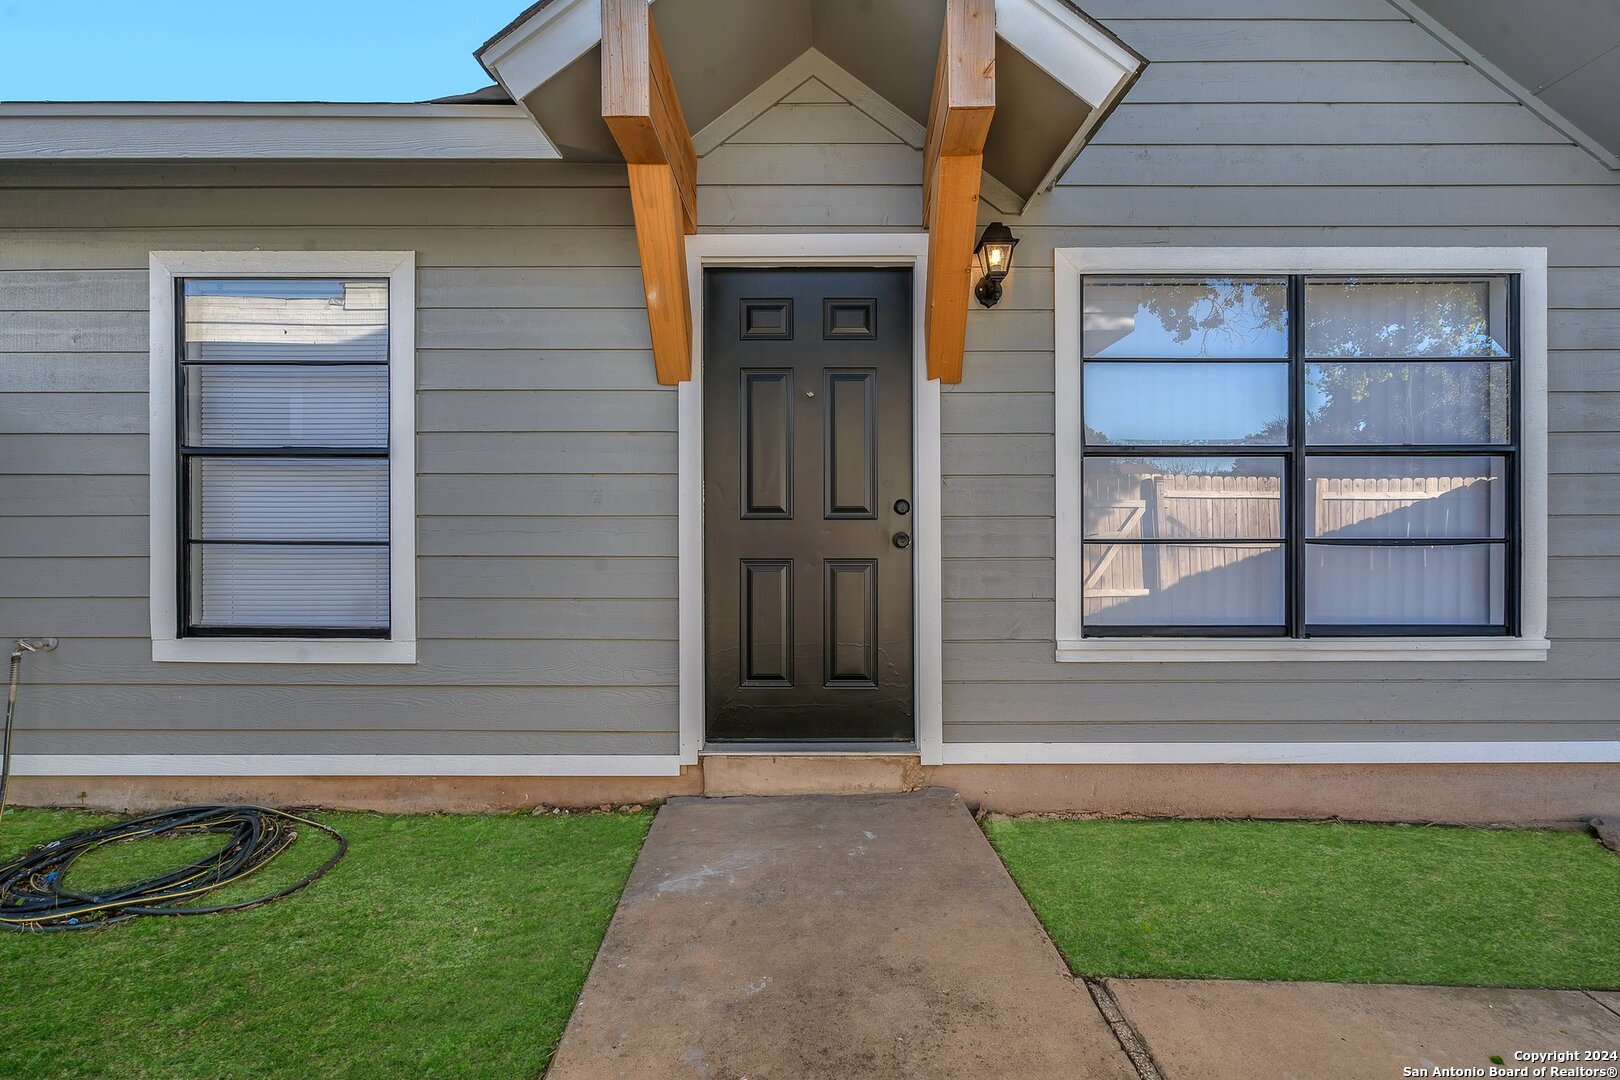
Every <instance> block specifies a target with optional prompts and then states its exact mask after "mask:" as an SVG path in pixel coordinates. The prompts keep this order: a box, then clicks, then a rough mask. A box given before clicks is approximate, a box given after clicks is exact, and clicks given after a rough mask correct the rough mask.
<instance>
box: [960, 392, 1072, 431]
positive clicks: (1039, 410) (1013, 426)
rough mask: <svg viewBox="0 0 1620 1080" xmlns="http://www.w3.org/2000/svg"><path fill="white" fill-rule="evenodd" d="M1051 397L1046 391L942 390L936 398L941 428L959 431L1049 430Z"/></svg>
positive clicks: (1051, 408)
mask: <svg viewBox="0 0 1620 1080" xmlns="http://www.w3.org/2000/svg"><path fill="white" fill-rule="evenodd" d="M1053 407H1054V406H1053V397H1052V395H1051V394H1050V393H1046V394H1000V393H997V394H972V393H958V394H946V395H944V397H943V399H942V400H941V402H940V422H941V424H942V425H943V427H944V430H945V431H949V432H951V433H952V434H961V435H1004V434H1005V435H1016V434H1024V433H1035V434H1039V433H1043V432H1050V431H1051V430H1052V428H1053V425H1054V420H1053Z"/></svg>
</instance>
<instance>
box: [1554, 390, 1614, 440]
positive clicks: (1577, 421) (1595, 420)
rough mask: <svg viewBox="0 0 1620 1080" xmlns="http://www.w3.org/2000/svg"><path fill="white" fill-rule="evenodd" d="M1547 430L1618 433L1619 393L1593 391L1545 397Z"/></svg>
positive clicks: (1570, 392) (1571, 392)
mask: <svg viewBox="0 0 1620 1080" xmlns="http://www.w3.org/2000/svg"><path fill="white" fill-rule="evenodd" d="M1547 427H1548V429H1549V430H1550V431H1552V432H1614V431H1620V394H1616V393H1611V392H1602V393H1600V392H1592V391H1569V392H1563V393H1552V394H1548V395H1547Z"/></svg>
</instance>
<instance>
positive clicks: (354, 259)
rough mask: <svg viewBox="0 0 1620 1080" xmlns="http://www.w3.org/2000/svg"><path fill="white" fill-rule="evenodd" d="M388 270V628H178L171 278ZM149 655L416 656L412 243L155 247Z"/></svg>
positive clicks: (282, 660)
mask: <svg viewBox="0 0 1620 1080" xmlns="http://www.w3.org/2000/svg"><path fill="white" fill-rule="evenodd" d="M362 274H363V275H367V276H372V277H386V278H387V279H388V361H389V362H388V417H389V419H388V503H389V513H388V530H389V531H388V552H389V554H388V572H389V620H388V621H389V637H388V638H387V639H386V640H381V639H361V638H320V639H316V638H184V637H180V636H179V634H178V620H179V613H178V612H177V611H176V606H175V595H176V591H177V589H178V583H179V572H180V568H179V565H178V559H177V557H176V549H177V545H178V543H179V538H178V537H177V535H176V532H175V528H176V521H175V515H176V512H177V511H176V503H177V499H178V495H179V493H178V492H177V491H176V490H175V487H176V478H175V454H176V452H177V446H176V440H177V437H178V433H177V431H176V424H175V399H174V392H175V378H174V366H175V363H176V357H175V352H174V346H175V332H176V326H175V319H176V312H175V279H176V278H184V277H331V276H357V275H362ZM150 284H151V295H150V309H151V369H150V381H149V383H148V386H149V390H148V421H149V425H150V431H151V460H150V472H151V517H150V521H151V534H150V535H151V550H150V555H151V613H152V659H153V660H157V661H179V662H188V663H235V664H414V663H416V253H415V252H414V251H154V252H152V253H151V280H150Z"/></svg>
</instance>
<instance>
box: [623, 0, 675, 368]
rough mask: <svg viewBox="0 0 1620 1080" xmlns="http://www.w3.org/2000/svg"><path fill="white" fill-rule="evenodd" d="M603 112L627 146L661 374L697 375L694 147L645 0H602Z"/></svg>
mask: <svg viewBox="0 0 1620 1080" xmlns="http://www.w3.org/2000/svg"><path fill="white" fill-rule="evenodd" d="M602 119H603V120H605V121H606V122H607V126H608V130H610V131H611V132H612V133H613V138H614V140H615V141H616V142H617V143H618V144H619V149H620V150H621V151H622V152H623V153H624V160H625V163H626V165H627V167H628V171H629V176H630V205H631V209H632V210H633V211H634V213H635V220H636V250H637V251H638V253H639V254H640V256H641V279H642V285H643V287H644V288H645V290H646V293H647V325H648V326H649V328H650V329H651V330H652V349H653V366H654V367H655V368H656V369H657V372H658V381H659V382H661V383H664V384H673V383H678V382H682V381H683V380H686V379H690V378H691V377H692V308H691V295H690V291H689V288H688V285H687V279H686V237H687V236H688V235H690V234H692V233H695V232H697V153H696V152H695V151H694V150H693V149H692V134H691V132H690V131H688V130H687V127H686V117H685V116H683V115H682V114H681V102H680V99H679V98H678V97H677V96H676V94H675V83H674V80H673V79H671V78H670V74H669V63H668V61H666V60H665V59H664V47H663V45H662V44H660V42H659V40H658V28H657V27H656V26H654V25H653V23H652V19H651V17H650V15H649V12H648V10H647V0H602Z"/></svg>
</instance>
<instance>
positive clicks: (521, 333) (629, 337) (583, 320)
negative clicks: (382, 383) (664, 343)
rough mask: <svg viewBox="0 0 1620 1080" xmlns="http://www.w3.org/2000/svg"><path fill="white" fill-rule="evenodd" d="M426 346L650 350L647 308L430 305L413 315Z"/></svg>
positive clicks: (433, 347)
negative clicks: (601, 308) (434, 306)
mask: <svg viewBox="0 0 1620 1080" xmlns="http://www.w3.org/2000/svg"><path fill="white" fill-rule="evenodd" d="M417 321H418V325H419V327H420V330H419V333H420V338H419V341H420V344H421V347H422V348H426V349H570V348H573V349H649V348H651V347H652V337H651V335H650V333H649V331H648V329H647V312H646V309H645V307H636V308H618V309H611V310H600V309H596V310H590V309H584V310H574V309H568V308H564V309H533V308H517V309H503V310H492V311H480V310H468V309H466V308H430V309H428V310H425V311H423V312H422V313H421V314H420V315H419V316H418V317H417Z"/></svg>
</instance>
